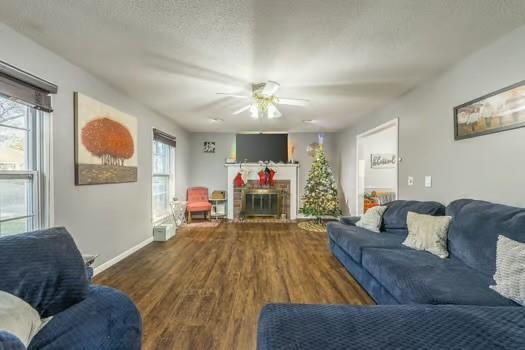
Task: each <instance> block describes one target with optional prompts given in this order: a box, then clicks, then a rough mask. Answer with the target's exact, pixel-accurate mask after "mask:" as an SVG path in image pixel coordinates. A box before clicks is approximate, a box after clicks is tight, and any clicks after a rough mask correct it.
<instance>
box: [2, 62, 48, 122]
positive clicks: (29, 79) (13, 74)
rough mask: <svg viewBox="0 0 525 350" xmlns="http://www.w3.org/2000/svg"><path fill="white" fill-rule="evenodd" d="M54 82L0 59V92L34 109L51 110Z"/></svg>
mask: <svg viewBox="0 0 525 350" xmlns="http://www.w3.org/2000/svg"><path fill="white" fill-rule="evenodd" d="M57 91H58V88H57V86H56V85H55V84H52V83H50V82H48V81H45V80H43V79H40V78H38V77H36V76H34V75H32V74H30V73H27V72H24V71H23V70H20V69H18V68H16V67H14V66H12V65H10V64H8V63H5V62H3V61H0V94H1V95H3V96H5V97H7V98H10V99H12V100H15V101H18V102H20V103H23V104H26V105H29V106H31V107H33V108H35V109H38V110H42V111H45V112H52V111H53V109H52V108H51V96H50V95H51V94H56V93H57Z"/></svg>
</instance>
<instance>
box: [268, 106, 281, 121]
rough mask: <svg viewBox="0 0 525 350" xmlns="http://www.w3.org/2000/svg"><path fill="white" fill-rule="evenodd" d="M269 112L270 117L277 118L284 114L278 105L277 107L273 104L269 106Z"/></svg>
mask: <svg viewBox="0 0 525 350" xmlns="http://www.w3.org/2000/svg"><path fill="white" fill-rule="evenodd" d="M267 113H268V119H275V118H280V117H282V116H283V115H282V114H281V112H279V110H278V109H277V107H275V105H273V104H271V105H269V106H268V112H267Z"/></svg>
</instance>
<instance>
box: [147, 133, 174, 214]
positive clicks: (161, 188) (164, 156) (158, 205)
mask: <svg viewBox="0 0 525 350" xmlns="http://www.w3.org/2000/svg"><path fill="white" fill-rule="evenodd" d="M152 182H153V186H152V209H153V215H152V216H153V222H154V223H155V222H159V221H162V220H163V219H165V218H166V217H168V216H169V215H170V214H171V212H170V202H171V200H172V199H173V196H174V193H175V148H174V147H172V146H170V145H168V144H166V143H163V142H160V141H157V140H154V141H153V181H152Z"/></svg>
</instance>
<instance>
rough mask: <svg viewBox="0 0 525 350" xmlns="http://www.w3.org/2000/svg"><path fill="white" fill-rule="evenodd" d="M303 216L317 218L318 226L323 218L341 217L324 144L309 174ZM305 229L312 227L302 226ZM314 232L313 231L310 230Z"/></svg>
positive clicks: (301, 210)
mask: <svg viewBox="0 0 525 350" xmlns="http://www.w3.org/2000/svg"><path fill="white" fill-rule="evenodd" d="M300 212H301V213H302V214H305V215H308V216H313V217H315V218H316V224H317V226H323V227H324V225H322V218H323V217H325V216H340V215H341V214H342V212H341V209H340V208H339V198H338V196H337V187H336V184H335V179H334V175H333V173H332V169H330V166H329V165H328V161H327V160H326V155H325V152H324V147H323V144H322V143H320V146H319V150H318V151H317V156H316V158H315V160H314V162H313V163H312V169H311V170H310V173H309V174H308V179H307V180H306V186H305V189H304V196H303V207H302V208H301V209H300ZM302 224H303V223H299V227H301V228H304V229H307V230H308V229H309V227H310V228H311V227H312V225H311V224H309V225H302ZM310 230H312V229H310Z"/></svg>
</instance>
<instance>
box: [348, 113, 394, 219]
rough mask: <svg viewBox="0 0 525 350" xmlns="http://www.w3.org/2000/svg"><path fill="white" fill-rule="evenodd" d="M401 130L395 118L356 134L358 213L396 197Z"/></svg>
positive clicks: (360, 213) (361, 213)
mask: <svg viewBox="0 0 525 350" xmlns="http://www.w3.org/2000/svg"><path fill="white" fill-rule="evenodd" d="M398 133H399V121H398V119H397V118H395V119H393V120H391V121H389V122H386V123H384V124H381V125H379V126H377V127H375V128H373V129H371V130H368V131H366V132H364V133H362V134H359V135H358V136H357V141H356V142H357V145H356V153H357V154H356V171H357V186H356V208H357V215H363V214H364V213H365V212H366V211H367V210H368V209H370V208H371V207H374V206H378V205H382V204H385V203H388V202H391V201H393V200H395V199H397V197H398V148H399V137H398V135H399V134H398Z"/></svg>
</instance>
